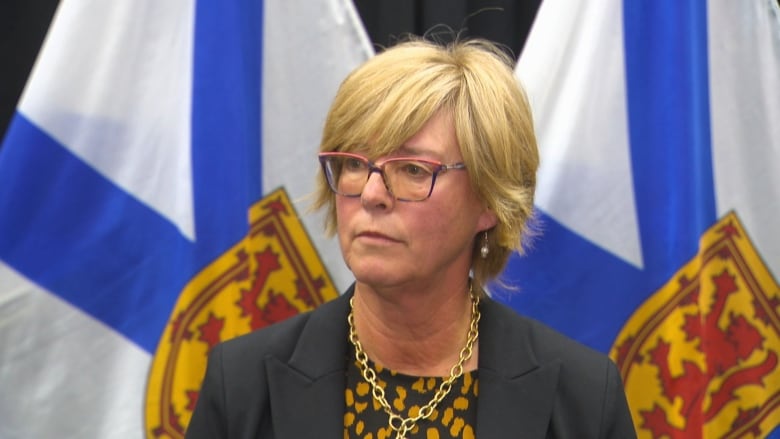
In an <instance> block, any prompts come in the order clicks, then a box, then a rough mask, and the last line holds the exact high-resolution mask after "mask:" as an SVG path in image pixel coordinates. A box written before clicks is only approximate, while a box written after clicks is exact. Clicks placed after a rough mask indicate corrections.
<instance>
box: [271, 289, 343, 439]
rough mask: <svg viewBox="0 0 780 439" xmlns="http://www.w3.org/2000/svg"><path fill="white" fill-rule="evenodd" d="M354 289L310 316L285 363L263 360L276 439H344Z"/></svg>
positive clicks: (272, 358)
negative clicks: (351, 303)
mask: <svg viewBox="0 0 780 439" xmlns="http://www.w3.org/2000/svg"><path fill="white" fill-rule="evenodd" d="M352 291H353V287H350V288H349V290H348V291H347V292H346V293H344V294H343V295H342V296H341V297H339V298H336V299H334V300H332V301H330V302H328V303H325V304H323V305H321V306H320V307H319V308H318V309H317V311H316V312H312V313H311V314H310V315H309V317H308V321H307V322H306V324H305V325H304V327H303V330H302V331H301V334H300V337H299V339H298V344H297V345H296V346H295V349H294V351H293V354H292V356H291V357H290V360H289V362H284V361H283V360H281V359H279V358H276V357H270V356H269V357H267V358H266V359H265V364H266V371H267V372H266V373H267V377H268V386H269V392H270V401H271V405H272V407H271V410H270V411H271V414H272V415H271V416H272V422H273V426H274V432H275V436H274V437H277V438H303V437H316V438H323V439H342V438H343V437H344V406H345V401H344V389H345V387H346V385H347V384H346V366H347V358H346V356H347V353H348V352H349V349H348V346H347V334H348V327H347V323H346V322H347V314H348V313H349V298H350V297H352Z"/></svg>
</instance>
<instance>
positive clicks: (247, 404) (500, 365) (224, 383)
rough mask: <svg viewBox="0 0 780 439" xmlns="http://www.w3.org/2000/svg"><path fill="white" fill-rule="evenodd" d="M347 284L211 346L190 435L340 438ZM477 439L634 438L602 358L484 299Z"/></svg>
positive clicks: (614, 378) (617, 384) (613, 375)
mask: <svg viewBox="0 0 780 439" xmlns="http://www.w3.org/2000/svg"><path fill="white" fill-rule="evenodd" d="M353 288H354V287H352V288H350V289H349V291H347V293H345V294H344V295H342V296H341V297H340V298H337V299H335V300H333V301H330V302H328V303H326V304H323V305H321V306H320V307H318V308H317V309H316V310H314V311H312V312H309V313H305V314H300V315H297V316H295V317H292V318H289V319H287V320H285V321H284V322H281V323H278V324H276V325H272V326H269V327H267V328H264V329H261V330H258V331H256V332H253V333H251V334H247V335H244V336H241V337H238V338H235V339H233V340H230V341H227V342H225V343H222V344H219V345H217V346H216V347H214V349H213V350H212V352H211V353H210V355H209V361H208V367H207V370H206V376H205V378H204V380H203V387H202V389H201V392H200V396H199V398H198V402H197V405H196V407H195V411H194V413H193V416H192V420H191V421H190V424H189V428H188V430H187V435H186V437H187V438H189V439H199V438H204V439H205V438H208V439H217V438H225V439H227V438H230V439H249V438H252V439H254V438H262V439H274V438H290V439H304V438H317V439H342V438H343V436H344V410H345V402H344V390H345V387H346V367H347V361H349V360H351V358H347V357H348V355H349V354H348V353H349V352H350V350H349V345H348V341H347V332H348V326H347V314H348V313H349V298H350V297H351V296H352V293H353ZM480 312H481V314H482V317H481V320H480V323H479V331H480V332H479V371H478V374H479V375H478V379H479V399H478V403H477V425H476V430H475V432H476V435H477V437H478V438H479V439H507V438H523V439H537V438H538V439H544V438H556V439H564V438H572V439H588V438H594V439H595V438H610V439H628V438H635V437H636V434H635V432H634V427H633V424H632V422H631V415H630V413H629V411H628V406H627V404H626V399H625V394H624V392H623V387H622V383H621V380H620V376H619V375H618V372H617V368H616V367H615V365H614V363H613V362H612V361H611V360H609V358H608V357H607V356H605V355H603V354H601V353H599V352H596V351H594V350H591V349H590V348H587V347H585V346H583V345H581V344H579V343H577V342H575V341H573V340H570V339H568V338H566V337H564V336H562V335H560V334H559V333H557V332H555V331H553V330H551V329H549V328H548V327H546V326H544V325H542V324H541V323H539V322H536V321H533V320H531V319H528V318H524V317H521V316H519V315H518V314H517V313H515V312H514V311H513V310H512V309H510V308H508V307H506V306H504V305H502V304H499V303H497V302H495V301H493V300H490V299H484V300H482V302H481V305H480Z"/></svg>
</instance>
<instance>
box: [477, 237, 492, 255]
mask: <svg viewBox="0 0 780 439" xmlns="http://www.w3.org/2000/svg"><path fill="white" fill-rule="evenodd" d="M484 233H485V234H484V235H483V238H482V247H480V248H479V255H480V256H482V259H485V258H487V255H488V253H490V247H488V238H487V230H485V232H484Z"/></svg>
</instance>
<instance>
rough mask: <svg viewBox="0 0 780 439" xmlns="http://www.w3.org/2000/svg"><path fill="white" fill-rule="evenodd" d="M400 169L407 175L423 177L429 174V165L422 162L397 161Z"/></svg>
mask: <svg viewBox="0 0 780 439" xmlns="http://www.w3.org/2000/svg"><path fill="white" fill-rule="evenodd" d="M399 165H400V170H401V172H402V173H403V175H405V176H407V177H415V178H425V177H428V176H430V175H431V173H432V171H431V166H430V165H428V164H427V163H423V162H403V163H399Z"/></svg>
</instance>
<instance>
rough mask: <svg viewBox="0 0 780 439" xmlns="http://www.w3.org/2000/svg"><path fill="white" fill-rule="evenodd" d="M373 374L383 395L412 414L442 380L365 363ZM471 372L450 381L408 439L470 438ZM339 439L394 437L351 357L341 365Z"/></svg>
mask: <svg viewBox="0 0 780 439" xmlns="http://www.w3.org/2000/svg"><path fill="white" fill-rule="evenodd" d="M369 365H370V366H371V367H372V368H374V370H375V371H376V373H377V382H378V383H379V385H380V386H382V387H383V388H384V389H385V397H386V398H387V401H388V402H389V403H390V405H391V406H392V407H393V409H394V411H395V412H396V413H398V414H400V415H401V416H404V417H408V416H414V415H416V414H417V413H418V412H419V409H420V407H422V406H423V405H425V404H427V403H428V402H429V401H430V400H431V398H433V395H434V394H435V393H436V389H438V388H439V384H441V382H442V381H443V380H444V379H443V378H426V377H414V376H409V375H403V374H400V373H396V372H393V371H391V370H389V369H383V368H382V367H381V366H378V365H376V364H374V363H371V362H369ZM478 392H479V386H478V380H477V372H476V371H473V372H464V373H463V376H461V377H460V378H458V379H457V380H456V381H455V382H454V383H453V384H452V390H451V391H450V393H449V394H448V395H447V396H446V397H445V398H444V399H443V400H442V401H441V403H439V405H438V406H437V407H436V409H435V410H434V411H433V413H432V414H431V416H430V417H429V418H428V419H424V420H420V421H418V422H417V426H416V427H415V428H414V429H413V430H412V431H411V433H409V434H408V435H407V438H408V439H445V438H458V439H473V438H474V437H475V432H474V429H475V425H476V421H477V395H478ZM345 396H346V410H345V412H344V439H394V438H395V431H393V430H392V429H390V427H389V426H388V415H387V413H385V411H384V410H383V409H382V406H381V405H380V404H379V403H378V402H377V401H375V400H374V397H373V395H372V393H371V385H370V384H369V383H368V382H366V380H365V379H363V376H362V375H361V373H360V368H359V366H358V363H357V361H349V367H348V368H347V389H346V395H345Z"/></svg>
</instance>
